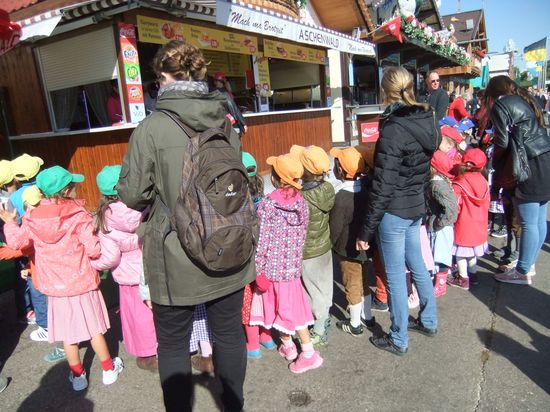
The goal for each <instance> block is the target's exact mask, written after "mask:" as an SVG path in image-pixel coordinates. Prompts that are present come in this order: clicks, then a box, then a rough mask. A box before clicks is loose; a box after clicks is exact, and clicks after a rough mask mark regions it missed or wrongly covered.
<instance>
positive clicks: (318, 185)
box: [302, 182, 334, 213]
mask: <svg viewBox="0 0 550 412" xmlns="http://www.w3.org/2000/svg"><path fill="white" fill-rule="evenodd" d="M313 189H317V190H313ZM302 195H303V197H304V199H306V200H307V202H308V203H309V204H310V205H312V206H314V207H315V208H317V209H319V210H321V211H322V212H324V213H328V212H330V209H332V206H334V187H333V186H332V185H331V184H330V183H329V182H306V183H303V184H302Z"/></svg>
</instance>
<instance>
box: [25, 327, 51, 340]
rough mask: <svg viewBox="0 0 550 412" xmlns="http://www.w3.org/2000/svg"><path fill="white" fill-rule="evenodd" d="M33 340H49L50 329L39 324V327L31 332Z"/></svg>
mask: <svg viewBox="0 0 550 412" xmlns="http://www.w3.org/2000/svg"><path fill="white" fill-rule="evenodd" d="M29 337H30V338H31V340H33V341H35V342H47V341H48V331H47V330H46V329H44V328H43V327H41V326H39V327H38V328H37V329H35V330H33V331H32V332H31V335H30V336H29Z"/></svg>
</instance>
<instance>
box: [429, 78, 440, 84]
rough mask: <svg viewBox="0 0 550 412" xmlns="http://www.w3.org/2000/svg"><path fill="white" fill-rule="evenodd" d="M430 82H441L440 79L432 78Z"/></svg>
mask: <svg viewBox="0 0 550 412" xmlns="http://www.w3.org/2000/svg"><path fill="white" fill-rule="evenodd" d="M430 83H439V79H434V80H431V81H430Z"/></svg>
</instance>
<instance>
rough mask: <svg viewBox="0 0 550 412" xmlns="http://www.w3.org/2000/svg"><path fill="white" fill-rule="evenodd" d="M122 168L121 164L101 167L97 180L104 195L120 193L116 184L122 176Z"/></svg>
mask: <svg viewBox="0 0 550 412" xmlns="http://www.w3.org/2000/svg"><path fill="white" fill-rule="evenodd" d="M121 170H122V166H121V165H114V166H105V167H104V168H103V169H101V172H99V173H98V174H97V176H96V178H95V181H96V182H97V187H98V188H99V191H100V192H101V194H102V195H105V196H116V195H118V192H117V190H116V189H115V186H116V184H117V183H118V178H119V176H120V171H121Z"/></svg>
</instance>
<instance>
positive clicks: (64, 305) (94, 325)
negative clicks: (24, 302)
mask: <svg viewBox="0 0 550 412" xmlns="http://www.w3.org/2000/svg"><path fill="white" fill-rule="evenodd" d="M110 327H111V324H110V323H109V314H108V313H107V308H106V307H105V301H104V300H103V295H102V294H101V292H100V291H99V289H96V290H92V291H90V292H86V293H84V294H82V295H78V296H48V341H49V342H50V343H54V342H64V343H67V344H69V345H72V344H76V343H80V342H85V341H87V340H90V339H91V338H93V337H95V336H97V335H103V334H104V333H105V332H107V330H108V329H109V328H110Z"/></svg>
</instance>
